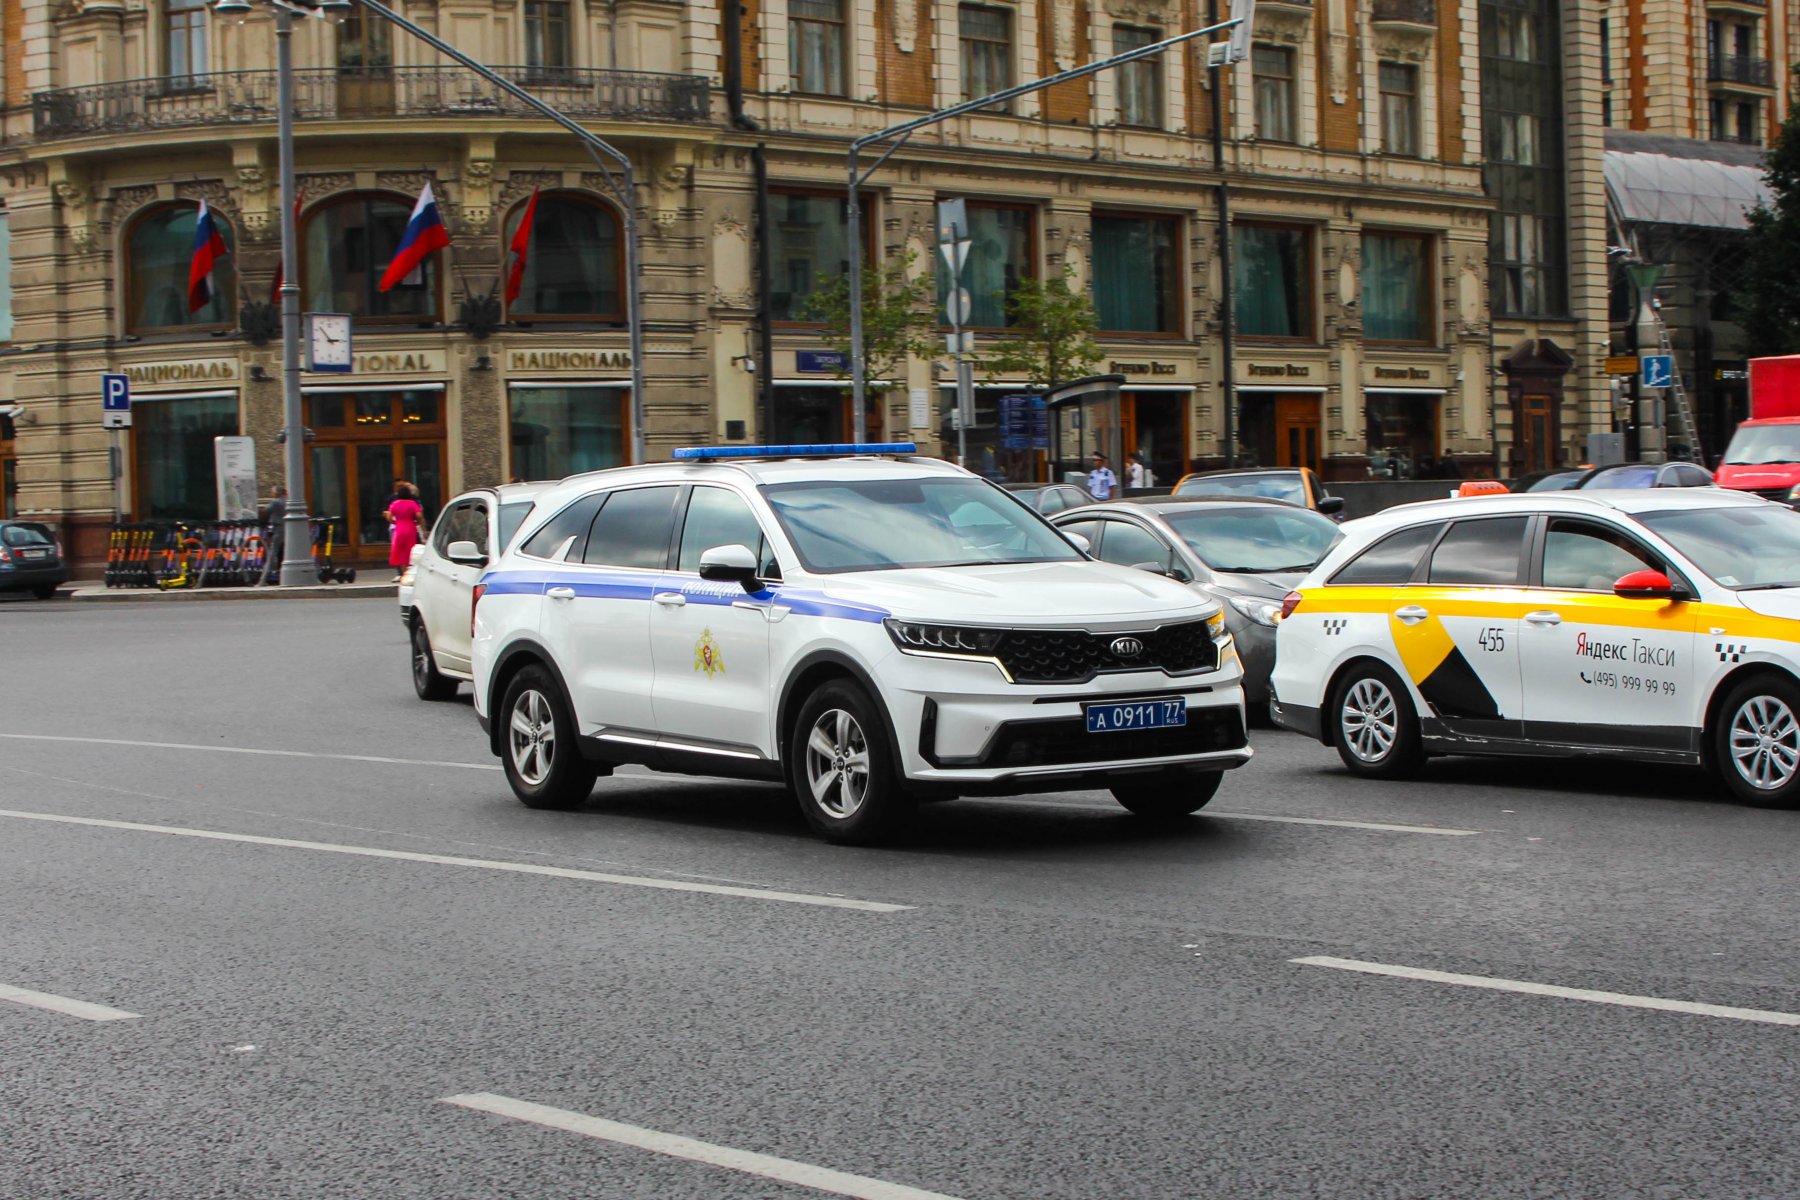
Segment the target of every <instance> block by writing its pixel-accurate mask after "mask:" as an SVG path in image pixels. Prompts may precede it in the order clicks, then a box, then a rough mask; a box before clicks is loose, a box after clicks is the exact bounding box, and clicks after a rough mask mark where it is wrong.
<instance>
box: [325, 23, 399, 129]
mask: <svg viewBox="0 0 1800 1200" xmlns="http://www.w3.org/2000/svg"><path fill="white" fill-rule="evenodd" d="M337 59H338V81H337V87H338V95H337V101H338V103H337V115H338V116H341V117H378V116H384V115H389V114H392V113H393V112H394V44H393V33H392V32H391V31H390V30H389V29H388V23H387V21H386V19H381V20H376V19H375V18H374V17H372V16H368V15H365V14H364V12H363V10H362V9H360V8H352V9H350V10H349V12H348V13H347V14H346V15H345V16H344V17H343V19H342V23H341V24H340V25H339V26H338V35H337Z"/></svg>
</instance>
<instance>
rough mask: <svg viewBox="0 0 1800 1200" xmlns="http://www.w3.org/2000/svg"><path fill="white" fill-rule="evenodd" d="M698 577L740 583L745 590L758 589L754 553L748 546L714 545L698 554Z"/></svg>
mask: <svg viewBox="0 0 1800 1200" xmlns="http://www.w3.org/2000/svg"><path fill="white" fill-rule="evenodd" d="M700 578H702V579H704V580H706V581H708V582H709V583H736V584H742V585H743V588H744V590H745V591H746V592H754V591H757V590H759V588H760V586H761V585H760V582H759V580H758V579H757V564H756V555H754V554H752V553H750V548H749V547H748V546H738V545H732V546H714V547H713V548H712V549H710V550H705V551H702V552H701V554H700Z"/></svg>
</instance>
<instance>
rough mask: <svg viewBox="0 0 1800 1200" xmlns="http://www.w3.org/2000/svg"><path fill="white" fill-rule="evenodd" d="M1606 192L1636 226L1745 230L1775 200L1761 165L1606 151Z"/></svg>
mask: <svg viewBox="0 0 1800 1200" xmlns="http://www.w3.org/2000/svg"><path fill="white" fill-rule="evenodd" d="M1605 171H1606V191H1607V194H1608V196H1609V197H1610V198H1611V200H1612V202H1613V205H1614V209H1615V211H1616V212H1617V213H1618V215H1619V217H1620V219H1622V220H1624V221H1626V222H1627V223H1631V224H1642V225H1684V226H1690V227H1696V228H1702V229H1745V228H1748V226H1749V222H1748V221H1747V220H1746V219H1745V217H1744V214H1745V213H1746V212H1747V211H1749V210H1750V209H1752V208H1755V207H1756V206H1757V205H1758V204H1762V203H1766V202H1767V201H1769V200H1771V199H1772V198H1773V193H1771V192H1770V191H1769V189H1768V187H1767V185H1766V184H1764V182H1763V171H1762V168H1761V167H1760V166H1753V165H1748V164H1743V163H1729V162H1719V161H1717V160H1716V159H1708V158H1686V157H1676V156H1674V155H1671V154H1658V153H1652V152H1645V151H1637V150H1608V151H1607V152H1606V166H1605Z"/></svg>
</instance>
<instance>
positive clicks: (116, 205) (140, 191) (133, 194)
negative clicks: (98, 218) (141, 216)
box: [112, 184, 156, 221]
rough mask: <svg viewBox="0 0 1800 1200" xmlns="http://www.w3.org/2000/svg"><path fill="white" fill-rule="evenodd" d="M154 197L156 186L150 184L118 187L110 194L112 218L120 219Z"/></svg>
mask: <svg viewBox="0 0 1800 1200" xmlns="http://www.w3.org/2000/svg"><path fill="white" fill-rule="evenodd" d="M155 199H156V188H155V187H154V186H153V185H151V184H144V185H143V186H141V187H128V188H119V189H118V190H117V191H115V192H113V194H112V207H113V220H115V221H122V220H124V219H125V218H126V217H129V216H130V215H131V214H132V213H134V212H136V211H137V210H138V209H140V208H142V207H144V205H146V204H149V203H150V202H152V201H153V200H155Z"/></svg>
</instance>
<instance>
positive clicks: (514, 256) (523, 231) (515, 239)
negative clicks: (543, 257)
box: [506, 188, 538, 305]
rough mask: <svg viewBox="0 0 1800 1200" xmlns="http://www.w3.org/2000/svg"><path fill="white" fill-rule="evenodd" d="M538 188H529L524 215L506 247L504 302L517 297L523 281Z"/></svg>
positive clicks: (510, 301) (535, 213) (535, 211)
mask: <svg viewBox="0 0 1800 1200" xmlns="http://www.w3.org/2000/svg"><path fill="white" fill-rule="evenodd" d="M537 202H538V190H537V189H536V188H532V189H531V200H530V201H529V202H528V203H527V204H526V205H525V215H524V216H523V217H520V218H519V227H518V228H517V229H515V230H513V236H512V245H511V246H510V247H508V255H507V257H508V259H509V261H508V263H507V267H506V303H507V304H508V305H511V304H512V302H513V301H514V300H517V299H518V298H519V289H520V288H521V287H523V286H524V283H525V258H526V255H527V253H528V252H529V251H530V249H531V223H532V221H533V220H535V219H536V217H537Z"/></svg>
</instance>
